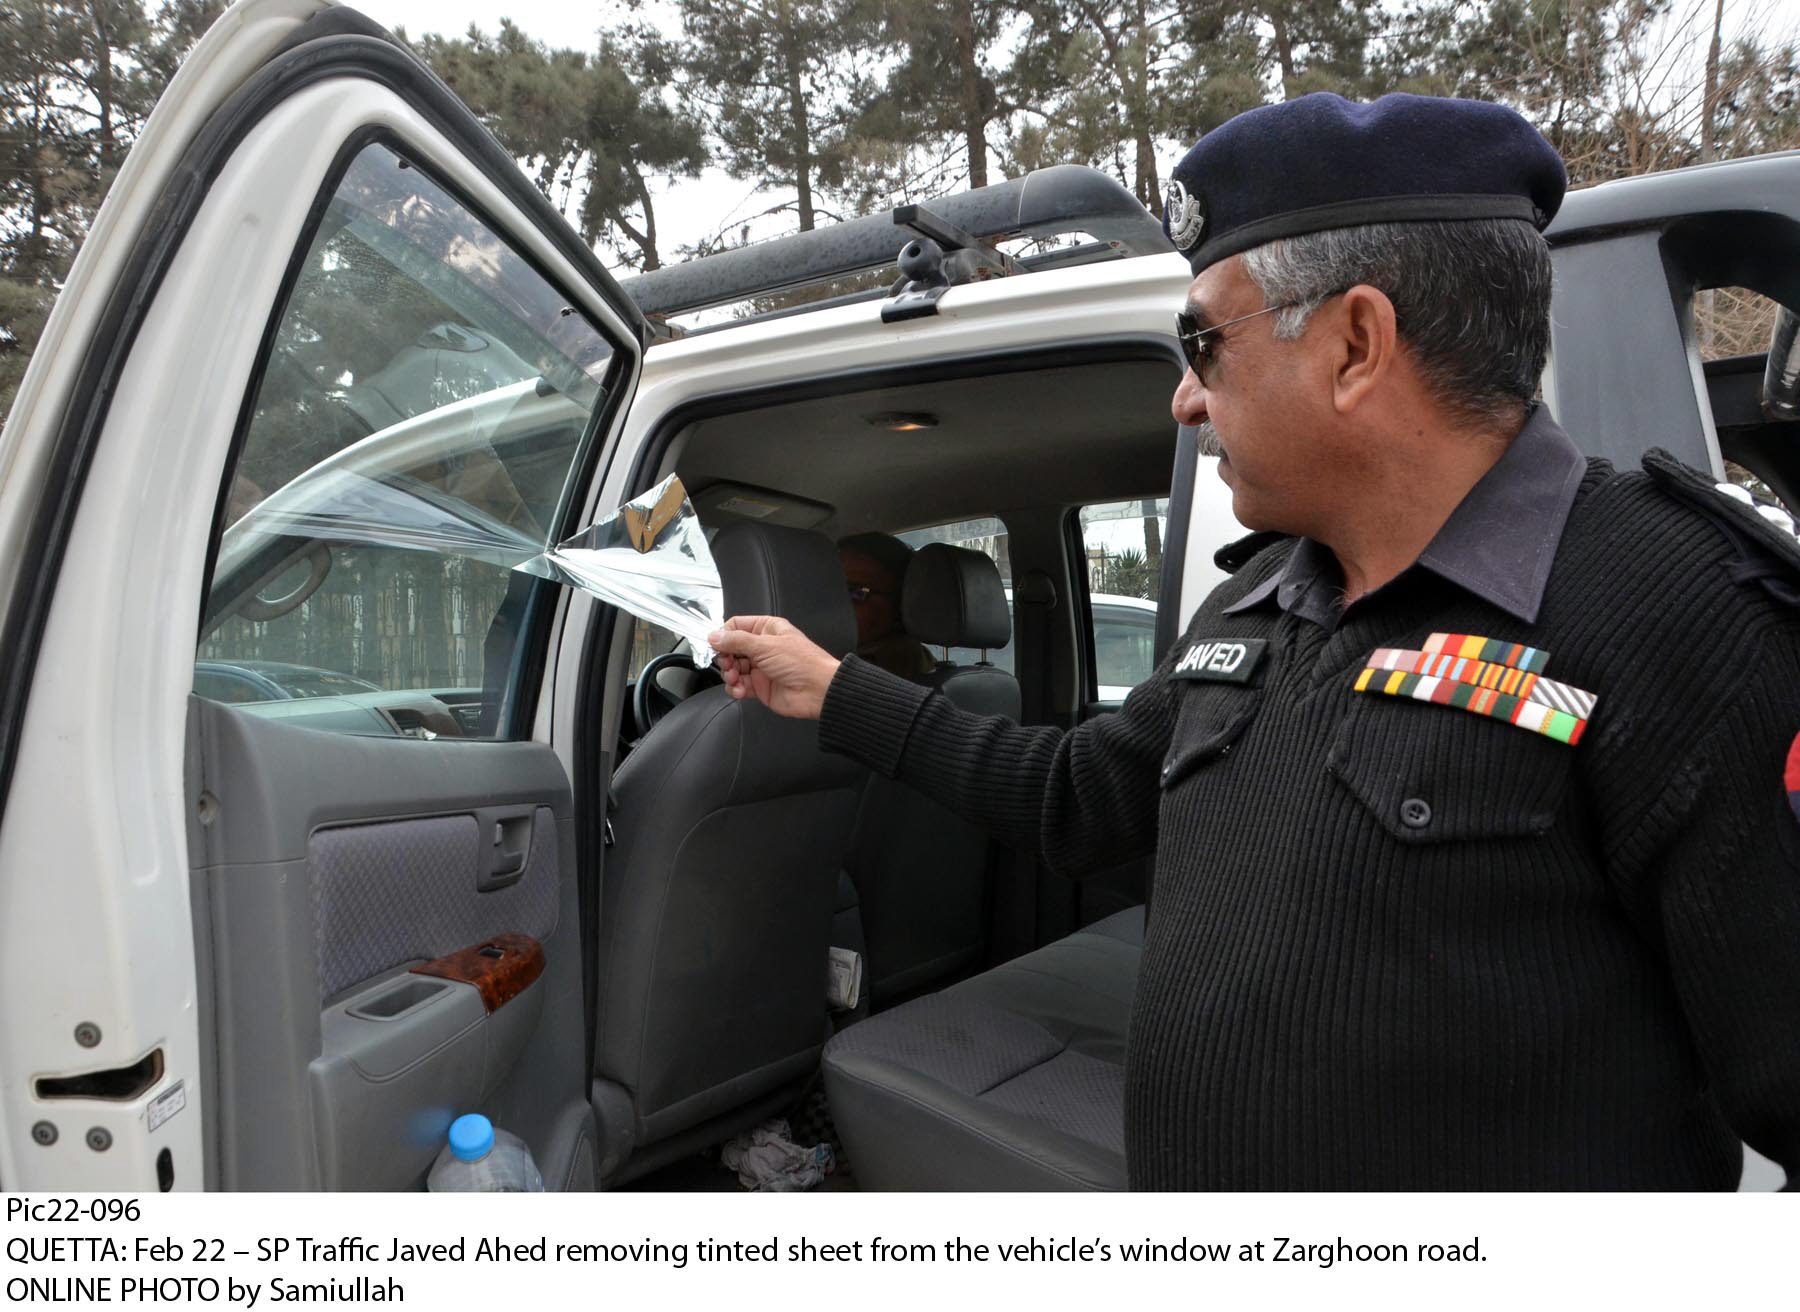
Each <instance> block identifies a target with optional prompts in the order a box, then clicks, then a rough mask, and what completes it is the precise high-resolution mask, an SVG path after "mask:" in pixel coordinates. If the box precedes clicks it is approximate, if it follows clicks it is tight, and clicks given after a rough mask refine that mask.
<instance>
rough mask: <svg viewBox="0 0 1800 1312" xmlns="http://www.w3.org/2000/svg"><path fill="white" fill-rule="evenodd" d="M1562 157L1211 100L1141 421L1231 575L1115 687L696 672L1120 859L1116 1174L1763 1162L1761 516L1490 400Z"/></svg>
mask: <svg viewBox="0 0 1800 1312" xmlns="http://www.w3.org/2000/svg"><path fill="white" fill-rule="evenodd" d="M1563 190H1564V173H1563V168H1562V164H1561V161H1560V160H1559V159H1558V157H1557V156H1556V154H1555V152H1554V151H1553V150H1552V149H1551V148H1550V146H1549V145H1548V144H1547V143H1546V142H1545V141H1544V139H1543V138H1542V137H1541V136H1540V135H1538V133H1537V132H1535V131H1534V130H1533V129H1532V128H1531V127H1530V126H1529V125H1528V124H1527V123H1526V122H1525V121H1524V120H1523V119H1521V118H1520V117H1519V116H1518V115H1516V114H1514V113H1513V112H1512V111H1510V110H1507V109H1504V108H1501V107H1499V106H1495V105H1487V104H1479V103H1474V102H1468V101H1453V100H1436V99H1427V98H1419V97H1413V96H1404V95H1394V96H1387V97H1384V98H1382V99H1381V100H1378V101H1376V102H1374V103H1373V104H1352V103H1349V102H1346V101H1344V100H1342V99H1340V98H1338V97H1335V96H1330V95H1313V96H1307V97H1304V98H1302V99H1299V100H1296V101H1292V102H1288V103H1285V104H1280V105H1274V106H1268V107H1264V108H1261V109H1256V110H1253V111H1251V112H1249V113H1247V114H1244V115H1242V116H1240V117H1239V118H1236V119H1234V120H1232V121H1231V122H1229V123H1227V124H1226V125H1224V126H1223V127H1221V128H1219V129H1218V130H1216V131H1214V132H1212V133H1210V134H1208V135H1207V137H1206V138H1205V139H1204V140H1202V141H1201V142H1200V144H1199V145H1197V146H1195V147H1194V149H1193V150H1192V151H1191V152H1190V153H1189V154H1188V155H1187V157H1186V158H1185V159H1184V160H1183V161H1182V162H1181V164H1180V165H1179V166H1178V167H1177V169H1176V170H1175V173H1174V185H1173V186H1171V188H1170V193H1169V197H1168V204H1167V206H1166V209H1167V220H1166V222H1167V224H1168V227H1169V230H1170V235H1171V237H1172V238H1173V240H1174V242H1175V244H1176V245H1177V247H1178V248H1179V249H1180V250H1181V251H1182V252H1183V253H1184V254H1185V255H1186V256H1187V257H1188V259H1189V260H1190V262H1191V264H1192V267H1193V271H1194V274H1195V277H1194V280H1193V283H1192V284H1191V286H1190V288H1189V292H1188V299H1187V305H1186V307H1185V309H1184V310H1183V311H1182V312H1181V316H1180V333H1181V340H1182V343H1183V346H1184V348H1185V349H1186V352H1187V356H1188V360H1189V362H1190V365H1191V368H1190V370H1189V371H1188V372H1187V374H1186V375H1185V376H1184V377H1183V379H1182V381H1181V384H1180V386H1179V387H1178V389H1177V390H1176V393H1175V398H1174V412H1175V417H1176V418H1177V419H1178V420H1179V421H1181V422H1183V423H1189V424H1198V425H1201V428H1202V434H1203V441H1204V442H1205V443H1206V444H1207V445H1208V446H1209V447H1210V450H1211V451H1212V453H1213V454H1216V455H1217V456H1218V457H1219V473H1220V476H1221V477H1222V478H1223V479H1224V481H1225V482H1226V483H1227V484H1228V485H1229V486H1230V488H1231V491H1232V504H1233V508H1234V510H1235V512H1236V515H1237V517H1238V519H1239V520H1240V521H1241V522H1242V523H1243V524H1244V525H1245V526H1246V527H1247V528H1251V529H1255V530H1259V532H1257V533H1255V534H1253V535H1252V536H1251V537H1250V538H1248V539H1245V540H1244V541H1243V542H1240V543H1236V544H1233V545H1232V546H1230V547H1227V548H1226V549H1225V550H1224V551H1223V552H1221V553H1220V562H1221V564H1222V565H1224V566H1225V567H1226V568H1227V569H1228V570H1234V571H1235V573H1233V575H1232V577H1231V578H1229V579H1228V581H1227V582H1226V583H1224V584H1223V585H1221V586H1220V587H1219V588H1218V589H1216V590H1215V591H1214V593H1213V594H1212V595H1211V596H1210V597H1209V598H1208V599H1207V600H1206V602H1205V603H1204V604H1203V605H1202V606H1201V607H1200V609H1199V611H1198V613H1197V614H1196V615H1195V617H1194V621H1193V623H1192V625H1191V626H1190V628H1189V629H1188V631H1187V633H1186V634H1185V636H1184V637H1183V639H1182V640H1181V641H1180V642H1179V643H1178V644H1177V645H1176V647H1175V648H1174V650H1173V651H1172V652H1171V653H1170V654H1169V656H1168V657H1167V659H1165V660H1164V662H1163V663H1162V665H1161V666H1160V667H1159V668H1158V670H1157V671H1156V673H1155V674H1154V675H1153V676H1152V677H1151V678H1150V679H1149V680H1148V681H1147V682H1146V683H1144V684H1143V685H1142V686H1140V687H1139V688H1138V689H1137V690H1136V691H1135V692H1134V693H1133V694H1132V696H1131V697H1130V698H1129V699H1128V700H1127V702H1126V704H1125V706H1124V708H1123V709H1122V710H1121V711H1120V712H1119V713H1118V714H1116V715H1111V716H1106V717H1102V718H1100V719H1097V720H1094V721H1092V722H1089V723H1087V724H1084V725H1082V726H1081V727H1080V728H1079V729H1076V730H1074V731H1073V732H1069V733H1063V732H1060V731H1058V730H1055V729H1052V728H1045V727H1021V726H1018V725H1014V724H1011V723H1009V722H1007V721H1004V720H999V719H984V718H980V717H976V716H972V715H969V714H967V713H965V712H963V711H961V710H959V709H957V708H956V707H954V706H952V705H951V704H950V703H949V702H948V701H947V700H946V699H944V698H943V697H941V696H937V695H934V694H931V693H928V692H927V691H926V690H925V689H923V688H921V687H918V686H916V685H913V684H910V683H907V682H906V681H904V680H901V679H897V678H894V677H892V676H890V675H888V674H886V673H884V672H882V671H880V670H877V669H874V668H872V667H870V666H869V665H868V664H867V663H866V662H861V661H858V660H857V659H856V658H855V657H849V658H846V659H845V660H843V661H842V662H841V663H840V662H838V661H836V660H834V659H832V658H830V657H828V656H826V655H825V654H824V653H823V652H821V651H820V650H819V649H818V648H816V647H813V646H812V644H811V643H809V642H808V641H807V640H806V639H805V638H804V637H803V636H802V635H800V634H798V633H797V632H796V631H794V630H793V629H792V628H791V627H790V626H788V625H787V624H785V623H784V622H783V621H781V620H779V619H771V618H767V617H738V618H735V619H733V620H731V621H730V623H729V624H728V626H727V629H726V631H724V632H722V633H721V634H719V635H718V636H717V637H715V639H714V645H715V646H717V647H718V648H719V650H720V651H721V652H723V653H725V655H724V656H723V657H722V661H721V664H722V668H723V670H724V673H725V677H726V680H727V682H728V684H729V685H730V686H731V688H732V691H733V693H734V694H735V695H737V696H740V697H742V696H750V695H755V696H757V697H759V698H761V699H762V700H763V701H765V702H766V703H768V704H769V705H770V706H771V707H773V708H774V709H775V710H776V711H779V712H782V713H785V714H790V715H806V716H818V717H820V720H821V724H820V738H821V742H822V743H823V744H824V745H825V746H826V747H828V748H832V749H835V750H839V751H843V752H846V753H849V754H851V755H853V756H856V757H858V758H860V759H861V760H863V761H864V762H866V763H868V764H869V765H870V766H872V767H874V768H876V769H879V770H882V771H884V772H886V773H888V774H891V775H895V776H897V777H898V778H900V779H902V780H904V781H906V782H907V783H909V784H911V785H913V786H915V787H917V788H919V789H921V790H922V791H925V792H927V793H929V794H931V795H932V796H935V797H937V798H939V799H940V800H942V801H943V802H945V803H946V804H948V805H951V806H954V807H956V808H957V809H959V810H961V811H962V812H964V813H965V814H967V815H969V816H970V817H972V818H974V819H976V820H979V821H980V822H981V823H983V824H985V825H987V826H988V827H989V828H990V829H991V831H992V832H993V833H994V834H995V835H996V836H997V837H999V838H1001V839H1002V840H1004V841H1007V842H1010V843H1013V844H1017V845H1020V846H1023V847H1024V848H1026V849H1027V850H1030V851H1035V852H1037V853H1039V854H1040V856H1041V858H1042V859H1043V860H1044V861H1046V862H1047V863H1049V864H1050V865H1051V866H1052V867H1054V868H1056V869H1058V870H1060V871H1063V872H1065V873H1079V872H1082V871H1084V870H1088V869H1093V868H1097V867H1101V866H1107V865H1112V864H1116V863H1117V862H1118V861H1120V860H1122V859H1125V858H1126V857H1129V856H1132V855H1134V854H1143V853H1149V852H1152V851H1153V852H1154V853H1155V858H1156V859H1155V873H1154V896H1153V899H1152V901H1151V910H1150V915H1149V920H1148V925H1147V930H1146V939H1145V944H1144V955H1143V963H1142V970H1141V975H1140V978H1139V984H1138V993H1137V998H1136V1003H1135V1006H1134V1009H1133V1013H1132V1023H1131V1030H1130V1036H1129V1044H1128V1060H1127V1073H1126V1108H1125V1129H1126V1157H1127V1165H1128V1169H1129V1174H1130V1179H1131V1183H1132V1185H1133V1186H1134V1187H1137V1188H1179V1189H1227V1188H1274V1189H1319V1188H1326V1189H1340V1188H1403V1189H1445V1188H1484V1189H1520V1188H1580V1189H1624V1188H1663V1189H1696V1188H1720V1189H1724V1188H1731V1187H1733V1186H1735V1185H1736V1183H1737V1181H1738V1178H1739V1173H1740V1167H1741V1153H1740V1147H1739V1139H1740V1137H1741V1138H1742V1139H1743V1140H1746V1141H1748V1142H1749V1143H1750V1144H1751V1145H1753V1146H1754V1147H1756V1148H1758V1149H1759V1150H1761V1151H1762V1152H1763V1153H1765V1154H1767V1155H1768V1156H1770V1157H1772V1158H1774V1159H1775V1160H1776V1161H1778V1162H1779V1163H1781V1164H1782V1165H1783V1166H1784V1167H1785V1168H1786V1170H1787V1172H1788V1176H1789V1179H1790V1181H1793V1180H1796V1179H1800V819H1797V818H1796V814H1795V812H1794V811H1793V809H1792V808H1791V807H1790V803H1789V795H1788V794H1789V789H1790V788H1795V789H1800V738H1797V737H1796V735H1797V734H1800V610H1796V608H1795V606H1794V604H1793V600H1794V598H1796V597H1797V596H1800V590H1797V587H1796V584H1797V582H1800V580H1797V579H1796V575H1800V551H1797V550H1796V547H1795V544H1794V542H1793V541H1792V539H1791V538H1789V537H1788V536H1786V535H1785V534H1783V533H1782V532H1780V531H1779V530H1778V529H1776V528H1774V527H1772V526H1771V525H1770V523H1769V522H1768V521H1767V520H1765V519H1763V518H1761V517H1759V516H1758V515H1757V514H1756V513H1754V512H1753V511H1752V510H1751V509H1749V508H1747V507H1744V506H1742V505H1739V504H1738V502H1736V501H1734V500H1732V499H1730V498H1728V497H1726V496H1724V495H1721V494H1720V493H1718V492H1717V491H1715V489H1714V488H1713V487H1712V485H1711V483H1710V480H1706V479H1703V478H1701V477H1700V476H1698V475H1696V474H1694V473H1692V472H1691V471H1689V470H1686V469H1685V468H1683V467H1682V466H1680V465H1679V464H1677V463H1676V462H1674V461H1673V460H1672V459H1669V458H1668V457H1666V456H1664V455H1661V454H1660V453H1652V455H1651V456H1649V457H1648V458H1647V459H1646V461H1645V465H1646V468H1645V470H1644V471H1642V472H1638V471H1634V472H1629V473H1626V472H1620V471H1617V470H1614V469H1613V468H1612V467H1611V466H1610V465H1608V464H1607V463H1605V462H1603V461H1598V460H1587V459H1584V458H1583V457H1582V456H1581V455H1580V454H1579V452H1578V451H1577V449H1576V448H1575V446H1574V445H1573V444H1572V443H1571V441H1570V439H1569V438H1568V437H1567V436H1566V435H1565V434H1564V433H1563V432H1562V430H1561V429H1559V428H1558V427H1557V425H1556V423H1555V421H1554V420H1553V419H1552V418H1551V417H1550V415H1549V414H1548V412H1546V411H1545V410H1544V409H1542V408H1541V407H1539V406H1537V405H1536V404H1535V403H1534V402H1533V400H1532V398H1533V395H1534V392H1535V388H1536V385H1537V380H1538V377H1539V375H1540V373H1541V372H1542V370H1543V366H1544V359H1545V354H1546V351H1547V347H1548V339H1549V307H1550V277H1551V275H1550V259H1549V252H1548V248H1547V247H1546V245H1545V243H1544V240H1543V238H1542V236H1541V231H1540V230H1541V229H1542V227H1543V226H1544V225H1545V224H1547V223H1548V222H1549V220H1550V218H1551V217H1552V215H1554V213H1555V212H1556V209H1557V206H1558V204H1559V203H1560V201H1561V198H1562V194H1563Z"/></svg>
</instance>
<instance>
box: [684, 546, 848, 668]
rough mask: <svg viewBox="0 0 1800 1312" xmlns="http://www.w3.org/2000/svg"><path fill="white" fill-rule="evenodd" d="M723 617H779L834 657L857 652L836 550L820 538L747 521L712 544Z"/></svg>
mask: <svg viewBox="0 0 1800 1312" xmlns="http://www.w3.org/2000/svg"><path fill="white" fill-rule="evenodd" d="M712 555H713V562H714V563H715V564H717V565H718V567H719V579H720V581H721V582H722V583H723V584H724V585H725V614H726V615H727V616H732V615H779V616H781V618H782V619H784V620H787V621H788V622H789V623H790V624H792V625H793V626H794V627H795V628H797V629H799V630H800V631H801V632H802V633H804V634H805V635H806V636H807V637H809V638H811V639H812V640H813V641H814V642H816V643H818V644H819V646H821V647H823V648H824V649H825V650H826V651H827V652H829V653H830V654H831V655H833V656H843V655H845V654H847V653H848V652H850V651H851V650H852V649H853V648H855V646H856V614H855V612H854V611H852V610H851V608H850V590H849V587H848V585H847V584H846V583H845V582H844V567H843V565H842V564H841V563H840V562H839V560H838V553H837V547H836V546H834V545H833V544H832V541H831V539H830V538H828V537H826V536H825V535H824V534H822V533H811V532H808V531H807V530H806V529H801V528H781V527H779V526H777V525H774V524H752V523H750V522H748V521H745V520H740V521H738V522H736V523H732V524H727V525H726V526H725V527H724V528H722V529H720V530H719V532H718V534H717V535H716V536H715V537H714V538H713V540H712Z"/></svg>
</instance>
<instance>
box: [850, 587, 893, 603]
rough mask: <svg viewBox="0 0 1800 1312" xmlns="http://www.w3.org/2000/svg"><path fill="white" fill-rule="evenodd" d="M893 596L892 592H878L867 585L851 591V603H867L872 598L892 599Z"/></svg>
mask: <svg viewBox="0 0 1800 1312" xmlns="http://www.w3.org/2000/svg"><path fill="white" fill-rule="evenodd" d="M893 595H894V594H893V593H891V592H880V591H878V590H876V589H875V588H871V587H869V586H867V585H866V584H865V585H864V586H862V587H855V588H851V589H850V600H851V601H867V600H868V599H869V598H870V597H891V596H893Z"/></svg>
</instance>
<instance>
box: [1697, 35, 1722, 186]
mask: <svg viewBox="0 0 1800 1312" xmlns="http://www.w3.org/2000/svg"><path fill="white" fill-rule="evenodd" d="M1724 26H1725V0H1718V4H1717V6H1716V7H1715V8H1714V9H1713V30H1712V44H1711V45H1710V46H1708V47H1707V48H1706V96H1705V99H1704V102H1703V103H1702V106H1701V110H1700V162H1701V163H1702V164H1705V163H1707V162H1708V161H1709V160H1711V159H1712V157H1713V136H1714V134H1715V133H1716V132H1717V131H1718V122H1719V36H1720V31H1721V29H1722V28H1723V27H1724Z"/></svg>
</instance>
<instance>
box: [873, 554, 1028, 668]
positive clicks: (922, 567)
mask: <svg viewBox="0 0 1800 1312" xmlns="http://www.w3.org/2000/svg"><path fill="white" fill-rule="evenodd" d="M900 625H901V627H902V628H904V629H905V630H906V631H907V633H908V634H910V635H911V636H912V637H914V638H916V639H918V641H920V642H925V643H930V644H931V645H933V646H936V647H982V648H993V647H1004V646H1005V645H1006V644H1007V643H1009V642H1011V641H1012V610H1011V608H1010V607H1009V606H1008V605H1007V602H1006V586H1005V585H1004V584H1003V583H1001V581H1000V569H999V567H998V566H997V565H995V564H994V562H993V561H991V560H989V559H988V558H987V557H986V556H984V555H982V554H981V553H980V552H979V551H970V550H969V549H968V548H966V547H953V546H951V545H950V544H949V543H947V542H933V543H931V544H930V545H928V546H923V547H920V548H919V550H918V551H917V552H916V553H915V554H914V556H913V558H912V563H911V564H909V565H908V566H907V567H906V582H905V584H904V585H903V586H902V587H901V590H900Z"/></svg>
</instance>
